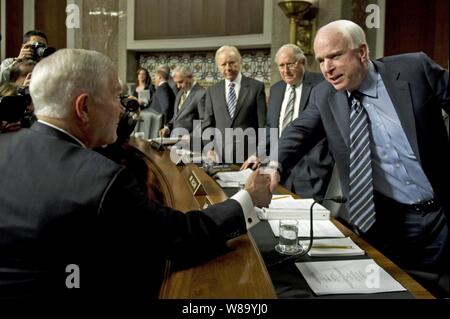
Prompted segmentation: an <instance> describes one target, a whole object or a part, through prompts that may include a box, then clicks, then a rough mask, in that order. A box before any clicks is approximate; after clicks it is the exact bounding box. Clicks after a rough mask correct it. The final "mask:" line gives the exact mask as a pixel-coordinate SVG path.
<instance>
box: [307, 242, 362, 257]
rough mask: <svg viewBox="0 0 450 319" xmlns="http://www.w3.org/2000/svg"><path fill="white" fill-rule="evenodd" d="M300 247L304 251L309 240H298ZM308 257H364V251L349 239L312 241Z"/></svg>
mask: <svg viewBox="0 0 450 319" xmlns="http://www.w3.org/2000/svg"><path fill="white" fill-rule="evenodd" d="M300 245H302V246H303V248H305V249H306V248H307V247H308V245H309V240H300ZM327 247H328V248H327ZM308 255H310V256H312V257H336V256H360V255H364V250H362V249H361V248H359V246H358V245H356V244H355V243H354V242H353V240H352V239H351V238H350V237H345V238H326V239H314V242H313V246H312V247H311V250H310V251H309V252H308Z"/></svg>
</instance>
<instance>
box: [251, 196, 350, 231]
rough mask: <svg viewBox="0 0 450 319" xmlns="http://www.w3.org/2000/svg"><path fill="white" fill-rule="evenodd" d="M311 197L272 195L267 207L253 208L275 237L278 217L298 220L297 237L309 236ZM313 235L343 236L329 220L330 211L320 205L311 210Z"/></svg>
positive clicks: (277, 228) (277, 229)
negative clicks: (266, 221) (266, 222)
mask: <svg viewBox="0 0 450 319" xmlns="http://www.w3.org/2000/svg"><path fill="white" fill-rule="evenodd" d="M313 202H314V200H313V199H310V198H308V199H294V198H293V197H292V196H290V195H274V196H273V197H272V201H271V202H270V205H269V208H262V209H259V208H255V210H256V213H257V214H258V217H259V218H260V219H266V220H268V221H269V225H270V227H271V228H272V231H273V233H274V235H275V236H276V237H278V236H279V221H280V219H296V220H298V235H299V237H309V234H310V221H309V219H310V216H311V215H310V207H311V205H312V204H313ZM313 230H314V237H344V234H342V232H341V231H340V230H339V229H338V228H337V227H336V226H335V225H334V224H333V223H332V222H331V220H330V211H329V210H328V209H326V208H325V207H323V206H322V205H319V204H316V205H314V212H313Z"/></svg>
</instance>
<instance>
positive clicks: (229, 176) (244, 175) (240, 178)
mask: <svg viewBox="0 0 450 319" xmlns="http://www.w3.org/2000/svg"><path fill="white" fill-rule="evenodd" d="M252 172H253V171H252V170H251V169H250V168H247V169H245V170H243V171H235V172H218V173H217V174H216V178H217V179H220V180H221V181H224V182H236V183H239V182H244V183H245V181H246V180H247V179H248V177H249V176H250V175H251V174H252Z"/></svg>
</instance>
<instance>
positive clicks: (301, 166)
mask: <svg viewBox="0 0 450 319" xmlns="http://www.w3.org/2000/svg"><path fill="white" fill-rule="evenodd" d="M322 81H323V76H322V75H321V74H319V73H312V72H305V75H304V77H303V86H302V95H301V99H300V108H299V113H298V114H299V115H300V114H301V113H302V112H303V110H304V109H305V108H306V105H307V104H308V101H309V96H310V93H311V89H312V88H313V87H314V86H315V85H317V84H318V83H320V82H322ZM285 91H286V83H285V82H284V81H279V82H277V83H275V84H274V85H272V87H271V88H270V96H269V107H268V109H267V124H266V128H267V131H266V133H267V134H266V149H267V150H269V149H270V131H269V128H279V123H280V112H281V105H282V103H283V99H284V93H285ZM279 129H280V128H279ZM333 165H334V162H333V159H332V157H331V155H330V152H329V150H328V144H327V140H326V139H325V138H324V139H322V140H321V141H319V143H317V144H316V145H315V146H314V147H313V148H312V149H311V151H309V152H308V153H307V154H306V155H305V156H304V157H303V158H302V159H301V160H300V161H298V163H297V165H295V167H293V168H292V169H291V170H287V171H284V172H283V174H282V178H281V183H282V184H283V185H284V186H285V187H286V188H288V189H290V190H292V191H293V192H294V193H297V194H299V195H301V196H302V197H315V198H322V197H323V196H325V192H326V190H327V187H328V183H329V181H330V177H331V173H332V171H333Z"/></svg>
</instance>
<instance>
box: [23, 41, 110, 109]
mask: <svg viewBox="0 0 450 319" xmlns="http://www.w3.org/2000/svg"><path fill="white" fill-rule="evenodd" d="M114 76H115V67H114V64H113V62H112V61H111V59H110V58H108V57H107V56H106V55H104V54H102V53H100V52H96V51H89V50H83V49H61V50H58V51H56V52H55V53H53V54H52V55H50V56H48V57H46V58H45V59H42V60H41V61H40V62H39V63H38V64H36V67H35V68H34V70H33V76H32V77H31V83H30V95H31V98H32V100H33V104H34V109H35V113H36V115H43V116H48V117H53V118H65V117H66V116H67V115H68V113H69V110H70V106H71V104H72V103H73V100H74V99H75V98H76V97H77V96H78V95H79V94H80V93H83V92H84V93H87V94H89V96H90V97H91V98H92V99H93V100H94V102H96V103H100V102H101V101H102V99H103V97H104V96H105V92H108V90H110V88H109V87H108V85H109V83H110V80H111V78H112V77H114Z"/></svg>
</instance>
